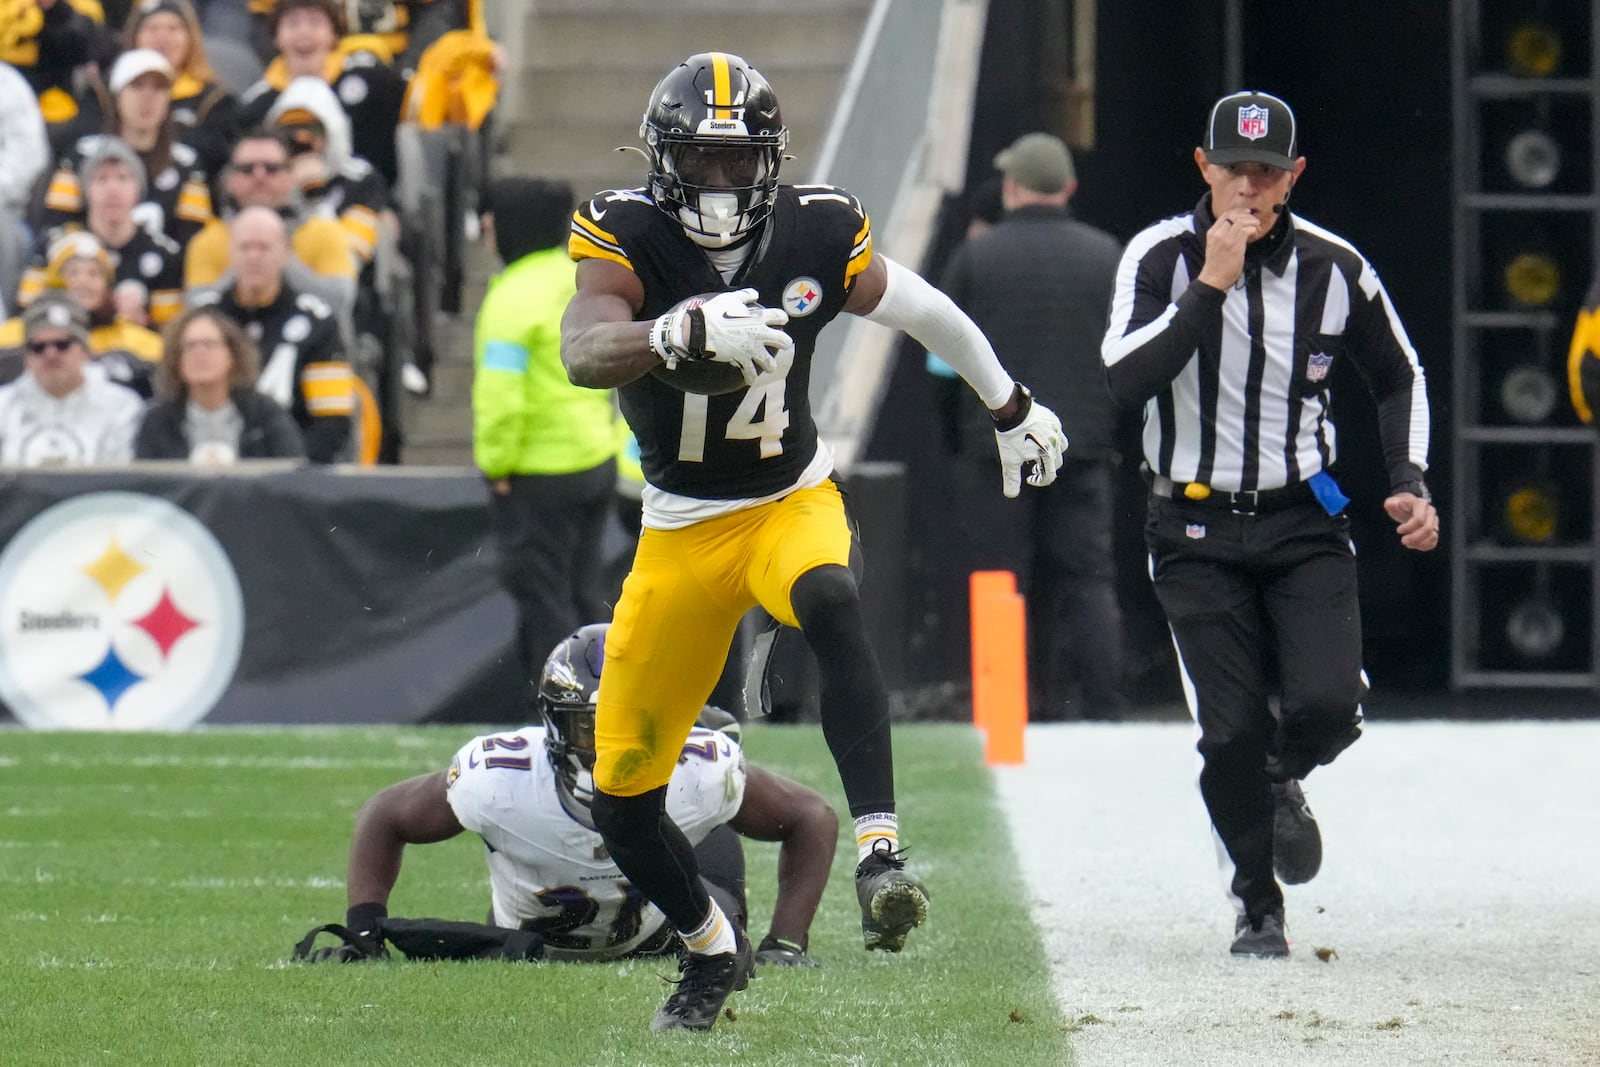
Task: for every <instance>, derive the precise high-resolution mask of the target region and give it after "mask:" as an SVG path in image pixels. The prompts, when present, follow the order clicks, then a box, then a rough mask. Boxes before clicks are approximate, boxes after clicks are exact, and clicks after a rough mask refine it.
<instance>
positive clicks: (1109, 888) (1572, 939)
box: [935, 721, 1600, 1067]
mask: <svg viewBox="0 0 1600 1067" xmlns="http://www.w3.org/2000/svg"><path fill="white" fill-rule="evenodd" d="M1025 743H1026V747H1027V753H1028V762H1027V763H1026V764H1025V765H1023V766H1021V767H1006V768H997V769H996V770H995V772H994V781H995V788H996V796H997V798H998V800H999V802H1000V805H1001V807H1002V809H1003V810H1004V811H1005V813H1006V817H1007V820H1008V823H1009V826H1010V830H1011V837H1012V841H1013V845H1014V848H1015V852H1016V855H1017V857H1018V862H1019V865H1020V866H1021V869H1022V873H1023V876H1024V884H1025V886H1026V891H1027V893H1028V896H1029V902H1030V908H1031V910H1032V913H1033V917H1034V921H1035V923H1036V924H1037V925H1038V928H1039V930H1040V934H1041V939H1042V942H1043V946H1044V950H1045V954H1046V958H1047V959H1048V960H1049V962H1050V965H1051V968H1052V972H1053V985H1054V988H1055V990H1056V996H1057V999H1058V1001H1059V1003H1060V1005H1061V1010H1062V1014H1063V1016H1064V1017H1065V1018H1066V1019H1067V1020H1068V1021H1069V1022H1074V1021H1077V1020H1080V1019H1082V1018H1083V1017H1084V1016H1088V1015H1093V1016H1095V1017H1096V1019H1097V1020H1099V1023H1098V1025H1084V1026H1082V1027H1081V1029H1079V1030H1078V1031H1077V1032H1076V1033H1074V1034H1073V1035H1072V1037H1071V1041H1072V1045H1073V1051H1074V1053H1075V1054H1076V1058H1077V1062H1078V1063H1079V1064H1080V1067H1096V1065H1102V1064H1104V1065H1111V1064H1115V1065H1117V1067H1144V1065H1155V1064H1183V1065H1184V1067H1234V1065H1237V1064H1247V1063H1248V1064H1253V1063H1294V1064H1297V1065H1310V1067H1322V1065H1330V1067H1355V1065H1358V1064H1360V1065H1367V1064H1378V1063H1382V1064H1391V1063H1394V1064H1398V1063H1450V1064H1452V1065H1453V1067H1462V1065H1466V1067H1505V1065H1506V1064H1508V1063H1513V1062H1515V1063H1551V1064H1555V1063H1561V1064H1568V1063H1586V1062H1591V1061H1592V1060H1593V1058H1594V1056H1595V1054H1596V1053H1597V1052H1600V1043H1597V1040H1596V1036H1595V1035H1596V1033H1597V1032H1600V1028H1597V1023H1596V1016H1597V1009H1596V1004H1597V1003H1600V1002H1597V1001H1596V997H1597V995H1600V979H1597V977H1596V975H1597V968H1596V964H1595V960H1597V959H1600V925H1597V924H1596V923H1595V922H1594V916H1595V914H1596V913H1597V911H1600V849H1596V848H1594V847H1593V844H1592V843H1593V842H1594V841H1597V840H1600V785H1597V784H1596V779H1595V778H1594V775H1593V767H1592V754H1593V753H1594V752H1596V751H1600V721H1578V722H1548V723H1545V722H1505V723H1448V722H1414V723H1413V722H1392V721H1391V722H1377V723H1373V722H1369V723H1368V724H1367V730H1366V734H1365V737H1364V738H1363V740H1362V741H1360V742H1359V743H1358V744H1357V745H1355V746H1354V747H1352V748H1351V749H1350V750H1349V751H1348V752H1346V753H1345V754H1343V755H1342V756H1340V757H1339V760H1338V762H1337V763H1336V764H1335V765H1333V766H1332V767H1324V768H1318V770H1317V771H1316V772H1315V773H1313V774H1312V775H1311V776H1310V778H1309V779H1308V780H1307V782H1306V794H1307V797H1308V799H1309V801H1310V804H1311V807H1312V810H1313V811H1315V812H1316V814H1317V818H1318V821H1319V823H1320V824H1321V827H1322V830H1323V835H1324V839H1325V851H1324V855H1325V860H1324V863H1323V868H1322V873H1321V874H1320V875H1319V876H1318V877H1317V879H1316V880H1315V881H1314V882H1312V883H1310V884H1309V885H1305V886H1290V887H1287V888H1286V889H1285V898H1286V902H1287V911H1288V927H1289V936H1290V940H1291V942H1292V943H1293V956H1292V957H1291V958H1290V959H1288V960H1281V961H1280V960H1273V961H1262V960H1235V959H1233V958H1232V957H1230V956H1229V954H1228V943H1229V941H1230V940H1231V939H1232V936H1233V915H1232V909H1231V908H1230V907H1229V905H1228V902H1227V900H1226V898H1225V897H1224V896H1223V895H1222V894H1220V893H1219V892H1218V891H1217V888H1216V885H1215V882H1214V879H1215V870H1216V866H1215V860H1214V857H1213V855H1212V851H1211V848H1210V837H1211V828H1210V823H1209V820H1208V819H1207V817H1206V814H1205V809H1204V807H1203V805H1202V804H1201V801H1200V799H1199V797H1198V795H1197V793H1196V790H1195V777H1196V764H1195V754H1194V726H1193V725H1192V724H1190V723H1186V722H1179V723H1126V724H1120V725H1111V724H1099V723H1073V724H1063V725H1056V726H1032V727H1029V728H1028V732H1027V736H1026V742H1025ZM935 891H937V890H935ZM1317 948H1331V949H1333V950H1334V951H1335V952H1337V954H1338V956H1337V958H1335V959H1331V960H1330V961H1329V962H1327V963H1324V962H1322V961H1320V960H1319V959H1318V957H1317V955H1316V953H1315V951H1314V950H1315V949H1317ZM1396 1020H1397V1023H1396V1022H1393V1021H1396ZM1380 1026H1383V1027H1384V1029H1379V1027H1380Z"/></svg>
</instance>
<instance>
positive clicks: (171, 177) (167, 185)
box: [152, 167, 179, 193]
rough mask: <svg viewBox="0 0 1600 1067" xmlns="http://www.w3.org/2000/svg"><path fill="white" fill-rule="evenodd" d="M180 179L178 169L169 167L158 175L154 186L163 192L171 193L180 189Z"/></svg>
mask: <svg viewBox="0 0 1600 1067" xmlns="http://www.w3.org/2000/svg"><path fill="white" fill-rule="evenodd" d="M178 177H179V175H178V171H177V168H176V167H167V168H166V169H165V170H163V171H162V172H161V173H160V174H157V175H156V180H155V181H154V182H153V183H152V184H154V185H155V187H156V188H157V189H160V190H161V191H162V192H164V193H169V192H171V191H172V190H174V189H176V188H177V187H178Z"/></svg>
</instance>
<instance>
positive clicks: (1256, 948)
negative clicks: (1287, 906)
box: [1230, 908, 1289, 959]
mask: <svg viewBox="0 0 1600 1067" xmlns="http://www.w3.org/2000/svg"><path fill="white" fill-rule="evenodd" d="M1230 951H1232V952H1233V954H1234V955H1235V956H1255V957H1258V958H1260V959H1276V958H1278V957H1281V956H1287V955H1288V954H1289V939H1288V938H1287V937H1286V936H1284V932H1283V909H1282V908H1273V909H1272V910H1271V911H1268V912H1263V913H1262V914H1260V915H1241V916H1239V919H1238V921H1237V922H1236V923H1234V926H1233V948H1232V949H1231V950H1230Z"/></svg>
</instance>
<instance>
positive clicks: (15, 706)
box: [0, 464, 526, 730]
mask: <svg viewBox="0 0 1600 1067" xmlns="http://www.w3.org/2000/svg"><path fill="white" fill-rule="evenodd" d="M0 487H3V488H0V706H3V708H4V709H5V710H8V711H9V712H10V714H12V715H14V716H15V717H16V718H17V719H19V720H21V721H22V722H23V723H24V724H27V725H30V726H33V727H36V728H41V729H110V730H117V729H184V728H186V727H188V726H191V725H193V724H195V723H199V722H204V723H206V724H235V723H280V724H298V723H416V722H425V721H438V720H445V721H474V722H485V721H511V720H517V719H519V718H520V717H522V716H523V715H524V714H525V712H526V709H525V708H524V707H522V706H521V705H520V704H519V703H518V702H519V701H521V700H522V699H523V697H522V694H523V692H525V691H524V690H522V689H521V687H520V685H519V682H518V679H517V678H516V677H515V672H514V670H513V669H512V667H511V664H512V662H513V657H512V655H511V647H512V644H511V643H512V639H513V637H514V634H515V609H514V607H513V605H512V602H511V600H510V598H509V597H508V596H506V594H505V593H504V592H502V591H501V589H500V587H499V584H498V580H497V577H496V574H495V555H494V547H493V542H492V539H491V537H490V531H489V523H488V512H487V508H486V506H485V505H486V491H485V488H484V485H483V481H482V479H481V478H480V477H478V476H477V475H476V474H472V473H468V472H465V471H463V472H460V473H456V472H451V471H441V470H421V469H419V470H406V469H405V468H398V469H393V470H385V471H382V472H374V471H371V470H370V469H359V471H358V470H357V469H355V468H351V469H341V468H323V469H311V470H305V469H299V470H296V469H290V468H287V467H279V466H276V465H261V469H259V470H245V469H240V470H237V471H233V470H230V471H228V472H225V473H196V472H195V471H194V470H193V468H189V467H186V466H182V465H173V466H170V467H168V466H167V465H165V464H151V465H143V464H141V465H139V466H137V467H134V468H123V469H118V470H96V471H71V472H69V471H31V470H30V471H16V470H13V471H7V472H0ZM0 721H3V714H0Z"/></svg>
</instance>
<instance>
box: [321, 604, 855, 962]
mask: <svg viewBox="0 0 1600 1067" xmlns="http://www.w3.org/2000/svg"><path fill="white" fill-rule="evenodd" d="M608 630H609V627H608V626H607V625H606V624H605V623H594V624H591V625H589V626H584V627H582V628H581V629H579V630H578V631H576V632H575V633H573V634H571V635H570V636H568V637H566V638H564V639H563V640H562V641H561V642H560V643H559V644H558V645H556V647H555V649H554V650H552V651H551V653H550V656H549V659H547V660H546V661H545V665H544V669H543V672H542V673H541V675H540V678H539V689H538V695H537V697H536V698H535V703H536V704H537V706H538V708H539V715H540V718H541V719H542V720H543V721H542V724H541V725H534V726H527V727H524V728H522V729H520V730H508V731H503V732H501V733H498V734H491V735H486V736H483V737H475V738H473V739H472V740H471V741H469V742H467V743H466V744H465V745H463V746H462V747H461V750H460V751H459V752H457V753H456V756H455V759H454V760H452V761H451V763H450V766H449V769H448V770H437V771H430V772H429V773H427V774H420V775H417V776H416V777H414V778H408V779H406V780H405V781H402V782H397V783H395V784H394V785H391V786H388V787H387V788H385V789H383V790H381V791H379V792H378V793H377V794H376V795H374V796H373V797H372V798H371V799H370V800H368V801H367V802H366V804H365V805H363V807H362V809H361V813H360V815H358V816H357V817H356V825H355V834H354V837H353V839H352V841H351V844H350V869H349V877H348V879H347V886H348V894H349V911H348V912H347V914H346V918H345V924H346V926H347V927H348V928H349V929H350V930H351V931H353V932H354V933H355V934H356V936H357V938H358V939H359V941H360V942H364V943H367V944H371V943H372V942H373V941H374V934H375V932H376V931H378V930H379V928H380V923H381V922H382V920H384V919H386V918H387V917H388V904H389V897H390V894H391V893H392V891H393V890H394V887H395V882H396V880H397V879H398V877H399V875H400V864H401V859H402V857H403V854H404V851H405V847H406V845H407V844H412V845H419V844H428V843H431V842H436V841H444V840H448V839H449V838H452V837H455V836H457V835H459V834H460V833H462V832H463V831H472V832H473V833H476V834H478V835H479V836H481V837H482V838H483V840H484V844H485V845H486V846H487V850H486V852H485V854H484V858H485V861H486V862H487V863H488V867H489V886H490V891H491V914H490V922H491V923H492V924H493V925H495V926H497V927H502V928H505V929H512V930H516V929H520V930H531V931H533V932H534V933H536V934H537V935H538V937H539V944H540V947H539V952H538V955H539V957H540V958H542V959H552V960H607V959H618V958H621V957H623V956H655V955H662V954H665V953H668V952H672V951H675V950H676V949H677V945H678V938H677V937H676V936H675V935H674V933H673V931H672V928H671V926H670V925H669V924H668V923H667V922H666V920H665V919H664V918H663V917H662V915H661V912H660V911H658V910H657V909H656V908H654V907H652V906H651V904H650V903H649V901H647V900H645V899H644V896H643V895H642V894H641V893H640V892H639V891H638V890H637V889H635V888H634V887H633V886H631V885H629V884H628V882H627V881H626V880H624V878H623V876H622V873H621V872H620V871H619V870H618V869H617V867H616V865H615V864H614V863H613V862H612V860H611V858H610V857H609V856H608V855H607V854H606V850H605V849H604V848H603V847H601V842H600V838H599V837H598V836H597V835H596V834H595V832H594V828H593V823H592V820H591V817H590V814H589V806H590V798H591V795H592V789H591V782H592V772H593V768H594V758H595V754H594V696H595V691H596V689H597V688H598V687H599V684H600V679H601V678H602V677H604V675H605V668H606V666H607V663H608V660H607V656H606V635H607V631H608ZM703 711H704V717H703V720H702V721H704V722H705V723H706V725H707V727H715V726H718V723H717V721H716V720H717V718H718V717H720V718H721V719H722V720H724V721H727V722H733V721H734V720H733V717H732V716H730V715H728V714H727V713H726V712H721V711H718V709H715V708H705V709H703ZM735 724H736V723H735ZM731 733H732V732H731V731H729V734H724V733H723V732H720V730H718V729H712V728H706V729H700V728H696V729H694V730H692V731H691V732H690V734H689V737H688V740H687V742H686V743H685V744H684V745H683V746H682V748H681V750H680V752H679V755H678V757H677V758H676V760H675V768H674V770H675V773H674V774H673V776H672V784H671V789H670V792H669V795H668V799H667V808H668V810H669V811H671V812H672V813H673V815H674V816H675V817H676V818H677V819H678V820H679V821H681V823H682V824H683V826H684V828H685V830H686V832H687V833H688V835H689V836H690V837H691V838H692V839H693V841H694V842H695V854H696V855H697V856H698V857H699V858H700V860H701V863H702V873H703V875H704V878H705V882H706V889H707V891H708V892H709V893H710V894H711V895H713V896H714V897H715V898H716V899H717V900H719V901H721V902H722V905H723V906H724V907H725V908H726V909H727V910H728V912H729V914H730V915H731V916H733V917H734V921H735V922H738V923H739V924H740V925H741V926H742V925H743V923H744V919H745V892H744V882H745V873H744V852H743V848H742V847H741V845H740V842H739V836H740V835H742V836H745V837H749V838H752V839H754V840H758V841H778V842H781V843H782V844H781V846H780V850H779V853H778V893H777V899H776V900H775V901H774V903H773V910H772V925H771V928H770V932H769V933H768V935H767V937H766V938H765V939H764V940H763V941H762V943H761V950H760V954H759V957H758V958H759V959H760V960H761V961H763V962H765V963H771V964H775V965H778V966H801V967H808V966H811V965H812V961H811V959H810V957H809V956H808V955H807V945H808V941H809V936H808V935H809V931H810V929H811V920H812V917H813V916H814V915H815V914H816V910H817V903H818V902H819V901H820V900H821V899H822V892H823V887H824V886H826V885H827V882H828V868H829V866H830V865H831V864H832V862H833V850H834V846H835V845H836V844H837V843H838V839H839V821H838V818H837V816H835V815H834V812H833V809H832V808H831V807H829V806H828V802H827V801H826V800H824V799H823V798H822V797H821V796H820V795H819V794H818V793H817V792H816V791H814V790H812V789H808V788H807V787H805V786H803V785H801V784H799V783H798V782H792V781H790V780H789V779H787V778H784V777H783V776H781V775H778V774H774V773H772V772H771V771H766V770H763V769H761V768H760V767H756V766H753V765H749V764H747V763H746V762H745V759H744V753H743V750H741V749H740V747H739V745H738V742H737V739H736V738H735V737H733V736H731ZM378 942H379V943H381V939H378ZM375 951H376V950H375V949H374V951H373V952H370V953H368V955H372V954H375ZM341 953H343V954H341ZM354 955H355V957H356V958H359V957H360V953H355V954H354ZM329 958H335V959H344V958H350V956H349V954H348V953H347V951H346V950H336V952H335V954H333V955H331V956H330V957H329Z"/></svg>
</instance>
